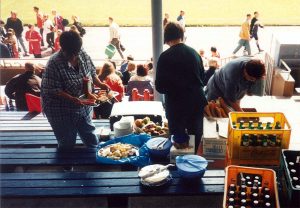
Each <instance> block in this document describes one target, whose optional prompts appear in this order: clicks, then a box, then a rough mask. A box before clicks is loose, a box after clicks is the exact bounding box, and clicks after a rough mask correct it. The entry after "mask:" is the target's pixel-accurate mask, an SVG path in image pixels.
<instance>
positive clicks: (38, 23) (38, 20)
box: [33, 6, 44, 46]
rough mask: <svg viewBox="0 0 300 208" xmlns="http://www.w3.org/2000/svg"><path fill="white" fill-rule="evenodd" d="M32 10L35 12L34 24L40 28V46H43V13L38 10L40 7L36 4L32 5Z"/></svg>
mask: <svg viewBox="0 0 300 208" xmlns="http://www.w3.org/2000/svg"><path fill="white" fill-rule="evenodd" d="M33 11H34V12H35V13H36V26H37V27H38V28H39V30H40V34H41V37H42V39H41V46H44V37H43V32H44V27H43V26H44V18H43V14H42V13H41V12H40V9H39V8H38V7H37V6H34V7H33Z"/></svg>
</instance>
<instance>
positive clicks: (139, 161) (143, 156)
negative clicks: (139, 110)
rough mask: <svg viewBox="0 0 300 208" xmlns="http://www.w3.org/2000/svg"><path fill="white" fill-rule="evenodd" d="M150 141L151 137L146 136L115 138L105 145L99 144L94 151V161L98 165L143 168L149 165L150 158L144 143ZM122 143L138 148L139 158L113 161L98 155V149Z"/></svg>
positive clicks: (132, 157) (134, 135) (130, 135)
mask: <svg viewBox="0 0 300 208" xmlns="http://www.w3.org/2000/svg"><path fill="white" fill-rule="evenodd" d="M149 139H151V136H150V135H148V134H140V135H136V134H129V135H127V136H123V137H119V138H115V139H112V140H109V141H107V142H105V143H102V144H99V145H98V147H97V151H96V161H97V162H98V163H104V164H132V165H135V166H139V167H144V166H146V165H149V164H150V157H149V149H148V148H147V147H146V144H145V143H146V142H147V141H148V140H149ZM118 142H120V143H124V144H131V145H133V146H136V147H138V148H139V156H131V157H127V158H122V159H120V160H113V159H111V158H107V157H102V156H99V155H98V151H99V149H101V148H103V147H105V146H107V145H111V144H115V143H118Z"/></svg>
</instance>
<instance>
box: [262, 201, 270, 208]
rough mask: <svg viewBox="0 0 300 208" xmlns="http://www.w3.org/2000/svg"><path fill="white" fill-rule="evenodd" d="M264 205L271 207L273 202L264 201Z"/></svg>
mask: <svg viewBox="0 0 300 208" xmlns="http://www.w3.org/2000/svg"><path fill="white" fill-rule="evenodd" d="M264 207H268V208H271V207H272V204H271V203H270V202H264Z"/></svg>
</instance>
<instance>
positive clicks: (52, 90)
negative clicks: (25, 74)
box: [41, 50, 96, 121]
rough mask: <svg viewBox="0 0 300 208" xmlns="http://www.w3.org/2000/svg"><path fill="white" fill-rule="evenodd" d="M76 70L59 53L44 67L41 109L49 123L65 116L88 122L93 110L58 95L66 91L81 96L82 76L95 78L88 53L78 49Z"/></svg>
mask: <svg viewBox="0 0 300 208" xmlns="http://www.w3.org/2000/svg"><path fill="white" fill-rule="evenodd" d="M78 65H79V70H76V69H74V68H73V67H72V66H71V64H70V63H69V62H68V61H67V60H66V59H65V58H64V56H63V53H62V51H59V52H57V53H55V54H54V55H53V56H52V57H51V58H50V59H49V61H48V63H47V65H46V71H45V73H44V74H43V79H42V89H41V98H42V107H43V111H44V113H45V114H46V116H47V118H48V119H49V120H52V121H53V120H60V121H61V120H63V119H64V118H65V117H69V116H72V117H73V118H75V119H76V118H78V119H79V118H82V117H85V118H88V119H90V115H91V111H92V107H89V106H79V105H77V104H75V103H73V102H71V101H69V100H67V99H65V98H62V97H61V96H58V95H57V94H58V93H59V92H60V91H63V92H66V93H68V94H70V95H72V96H74V97H79V96H80V95H82V94H83V83H82V78H83V77H89V78H90V80H92V77H94V76H96V68H95V66H94V64H93V62H92V60H91V58H90V57H89V55H87V53H86V52H85V51H84V50H81V51H80V52H79V55H78Z"/></svg>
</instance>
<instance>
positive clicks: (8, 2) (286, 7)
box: [0, 0, 300, 26]
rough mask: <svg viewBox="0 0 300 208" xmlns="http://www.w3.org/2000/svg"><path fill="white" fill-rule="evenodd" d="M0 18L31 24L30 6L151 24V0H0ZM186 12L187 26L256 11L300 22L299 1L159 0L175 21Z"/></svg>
mask: <svg viewBox="0 0 300 208" xmlns="http://www.w3.org/2000/svg"><path fill="white" fill-rule="evenodd" d="M0 4H1V5H0V9H1V11H0V15H1V19H4V21H6V18H7V17H8V16H9V15H10V11H11V10H16V11H17V12H18V16H19V17H20V19H21V20H22V21H23V23H35V16H34V13H33V11H32V7H33V6H38V7H40V9H41V11H42V12H44V13H49V14H50V13H51V9H52V8H56V10H57V11H59V13H60V14H61V15H62V16H64V17H65V18H67V19H69V20H70V18H71V16H72V15H73V14H75V15H77V16H79V17H80V19H81V21H82V23H84V24H85V25H89V26H104V25H107V17H108V16H112V17H114V18H115V19H116V21H117V22H118V23H119V24H120V25H123V26H125V25H126V26H149V25H151V0H0ZM180 10H185V11H186V23H187V25H240V24H241V22H242V21H243V20H244V16H245V14H246V13H253V12H254V11H256V10H257V11H259V12H260V13H261V21H262V22H263V23H264V24H266V25H300V15H299V11H300V0H163V12H166V11H167V12H169V13H170V15H171V19H173V20H175V19H176V17H177V15H178V13H179V11H180Z"/></svg>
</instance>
